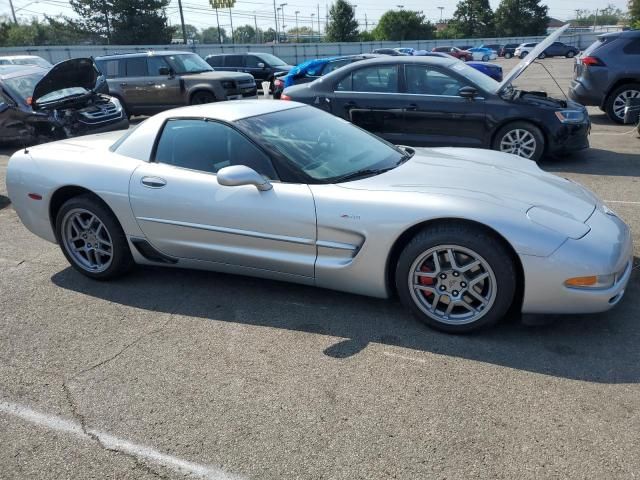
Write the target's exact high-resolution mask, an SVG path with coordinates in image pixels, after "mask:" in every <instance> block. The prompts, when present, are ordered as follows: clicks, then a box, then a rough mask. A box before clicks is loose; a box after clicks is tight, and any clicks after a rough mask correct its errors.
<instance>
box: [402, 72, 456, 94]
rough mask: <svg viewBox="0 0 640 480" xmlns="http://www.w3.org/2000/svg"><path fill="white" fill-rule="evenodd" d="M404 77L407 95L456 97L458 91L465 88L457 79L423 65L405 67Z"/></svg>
mask: <svg viewBox="0 0 640 480" xmlns="http://www.w3.org/2000/svg"><path fill="white" fill-rule="evenodd" d="M405 76H406V78H407V92H408V93H419V94H424V95H448V96H457V95H458V90H460V89H461V88H462V87H464V86H466V84H465V83H463V82H461V81H460V80H458V79H457V78H454V77H452V76H450V75H448V74H446V73H444V72H442V71H440V70H437V69H434V68H433V67H426V66H423V65H405Z"/></svg>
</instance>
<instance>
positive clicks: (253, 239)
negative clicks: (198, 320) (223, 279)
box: [129, 119, 316, 278]
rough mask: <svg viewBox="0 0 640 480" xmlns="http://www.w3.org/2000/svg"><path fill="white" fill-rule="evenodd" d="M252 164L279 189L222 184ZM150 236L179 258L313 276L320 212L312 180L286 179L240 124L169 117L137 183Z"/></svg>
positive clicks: (141, 220) (137, 209) (135, 199)
mask: <svg viewBox="0 0 640 480" xmlns="http://www.w3.org/2000/svg"><path fill="white" fill-rule="evenodd" d="M229 165H247V166H249V167H251V168H253V169H254V170H256V171H257V172H258V173H260V174H262V175H264V176H265V177H267V178H270V179H271V180H272V185H273V188H272V189H271V190H268V191H259V190H258V189H257V188H256V187H255V186H253V185H243V186H234V187H228V186H221V185H220V184H219V183H218V181H217V177H216V172H217V171H218V170H219V169H220V168H223V167H225V166H229ZM129 195H130V203H131V207H132V209H133V213H134V215H135V217H136V219H137V221H138V224H139V225H140V228H141V229H142V231H143V232H144V234H145V236H146V237H147V240H148V241H149V242H150V243H151V244H152V245H153V246H154V247H155V248H156V249H157V250H158V251H160V252H162V253H164V254H165V255H169V256H172V257H176V258H188V259H196V260H203V261H208V262H217V263H221V264H226V265H234V266H240V267H245V268H251V269H261V270H269V271H271V272H280V273H284V274H289V275H297V276H302V277H309V278H312V277H313V275H314V263H315V258H316V245H315V241H316V215H315V207H314V203H313V197H312V195H311V191H310V189H309V187H308V185H303V184H291V183H280V182H279V181H278V180H277V175H276V172H275V170H274V168H273V166H272V164H271V161H270V159H269V157H268V156H267V155H266V154H265V153H264V152H263V151H262V150H261V149H260V148H258V147H257V146H256V145H255V144H254V143H252V142H251V141H250V140H249V139H247V137H245V136H244V135H243V134H241V133H239V132H238V131H237V130H235V129H234V128H233V127H231V126H229V125H227V124H223V123H219V122H216V121H208V120H203V119H170V120H168V121H167V122H166V124H165V126H164V128H163V130H162V133H161V134H160V138H159V140H158V142H157V147H156V151H155V155H154V158H153V161H151V162H149V163H146V164H144V165H142V166H140V167H139V168H138V169H137V170H136V171H135V172H134V173H133V175H132V177H131V180H130V187H129Z"/></svg>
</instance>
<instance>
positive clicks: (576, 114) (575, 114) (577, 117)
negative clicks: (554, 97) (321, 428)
mask: <svg viewBox="0 0 640 480" xmlns="http://www.w3.org/2000/svg"><path fill="white" fill-rule="evenodd" d="M555 113H556V117H558V120H560V122H561V123H584V121H585V119H586V117H585V113H584V112H583V111H582V110H558V111H557V112H555Z"/></svg>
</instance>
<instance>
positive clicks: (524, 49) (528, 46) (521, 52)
mask: <svg viewBox="0 0 640 480" xmlns="http://www.w3.org/2000/svg"><path fill="white" fill-rule="evenodd" d="M536 45H538V44H537V43H521V44H520V45H519V46H518V48H516V50H515V52H513V56H514V57H519V58H524V57H526V56H527V55H528V54H529V52H530V51H531V50H533V49H534V48H535V47H536Z"/></svg>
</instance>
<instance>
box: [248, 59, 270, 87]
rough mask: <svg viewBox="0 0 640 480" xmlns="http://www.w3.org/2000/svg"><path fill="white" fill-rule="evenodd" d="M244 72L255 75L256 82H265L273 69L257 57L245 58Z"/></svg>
mask: <svg viewBox="0 0 640 480" xmlns="http://www.w3.org/2000/svg"><path fill="white" fill-rule="evenodd" d="M244 62H245V63H244V71H245V72H246V73H250V74H251V75H253V78H255V79H256V82H264V81H266V80H267V78H268V77H269V74H270V72H271V69H270V67H269V65H267V63H266V62H265V61H264V60H262V59H261V58H260V57H258V56H256V55H247V56H245V57H244Z"/></svg>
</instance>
